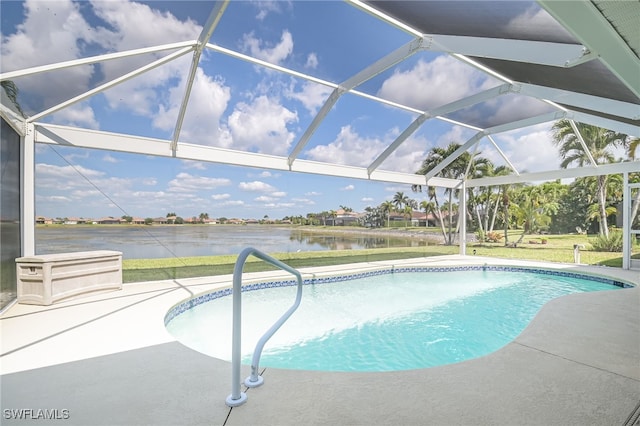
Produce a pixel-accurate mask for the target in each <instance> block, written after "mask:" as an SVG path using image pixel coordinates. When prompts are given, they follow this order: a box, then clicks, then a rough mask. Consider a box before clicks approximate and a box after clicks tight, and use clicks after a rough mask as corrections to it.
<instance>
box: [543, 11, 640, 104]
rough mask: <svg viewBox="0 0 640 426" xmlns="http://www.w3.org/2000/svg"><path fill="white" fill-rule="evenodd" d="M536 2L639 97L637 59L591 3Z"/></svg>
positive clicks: (639, 75)
mask: <svg viewBox="0 0 640 426" xmlns="http://www.w3.org/2000/svg"><path fill="white" fill-rule="evenodd" d="M538 3H539V4H540V6H542V7H543V8H544V9H545V10H546V11H547V12H549V14H550V15H551V16H553V17H554V18H555V19H556V20H557V21H558V22H560V24H561V25H562V26H563V27H564V28H565V29H566V30H567V31H569V32H570V33H571V34H572V35H573V36H574V37H576V39H578V40H579V41H580V42H581V43H583V44H584V45H585V46H586V47H587V48H588V49H589V50H590V51H591V52H593V53H596V54H598V55H599V56H600V60H601V61H602V62H603V63H604V64H605V65H606V66H607V68H609V70H611V72H612V73H613V74H614V75H615V76H616V77H618V78H619V79H620V81H621V82H622V83H624V84H625V85H626V86H627V87H628V88H629V90H631V91H632V92H633V93H634V94H635V95H636V96H637V97H639V98H640V59H639V58H638V57H637V56H636V54H635V53H634V52H633V51H632V50H631V48H630V47H629V46H628V45H627V43H626V42H625V41H624V40H623V39H622V38H621V37H620V35H619V34H618V32H617V31H616V30H615V29H614V28H613V27H612V26H611V24H610V23H609V22H608V21H607V20H606V18H605V17H604V16H603V15H602V13H601V12H600V11H599V10H598V8H597V7H596V6H595V5H594V4H593V3H592V2H590V1H557V0H538ZM594 28H598V29H601V28H602V29H605V30H604V31H594Z"/></svg>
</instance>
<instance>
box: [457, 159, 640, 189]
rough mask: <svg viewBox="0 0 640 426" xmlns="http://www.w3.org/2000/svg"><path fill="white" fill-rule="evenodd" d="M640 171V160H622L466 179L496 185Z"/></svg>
mask: <svg viewBox="0 0 640 426" xmlns="http://www.w3.org/2000/svg"><path fill="white" fill-rule="evenodd" d="M625 172H628V173H638V172H640V161H623V162H620V163H611V164H600V165H599V166H598V167H592V166H588V167H576V168H572V169H561V170H549V171H544V172H533V173H521V174H519V175H517V176H514V175H508V176H494V177H486V178H479V179H471V180H468V181H467V187H468V188H476V187H479V186H498V185H509V184H515V183H531V182H545V181H550V180H557V179H572V178H579V177H587V176H602V175H614V174H619V173H625Z"/></svg>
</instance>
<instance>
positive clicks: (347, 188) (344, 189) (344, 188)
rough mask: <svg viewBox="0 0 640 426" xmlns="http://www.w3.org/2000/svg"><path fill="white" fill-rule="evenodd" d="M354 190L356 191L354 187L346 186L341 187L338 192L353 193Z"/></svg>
mask: <svg viewBox="0 0 640 426" xmlns="http://www.w3.org/2000/svg"><path fill="white" fill-rule="evenodd" d="M354 189H356V187H355V186H353V185H347V186H345V187H343V188H340V191H353V190H354Z"/></svg>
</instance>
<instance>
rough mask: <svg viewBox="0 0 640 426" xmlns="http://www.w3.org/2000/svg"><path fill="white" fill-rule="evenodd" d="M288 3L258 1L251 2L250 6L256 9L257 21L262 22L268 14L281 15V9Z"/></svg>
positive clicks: (275, 0) (278, 0) (267, 0)
mask: <svg viewBox="0 0 640 426" xmlns="http://www.w3.org/2000/svg"><path fill="white" fill-rule="evenodd" d="M288 3H289V2H285V1H280V0H259V1H252V2H251V4H253V5H254V6H255V7H256V8H258V14H257V15H256V19H257V20H258V21H264V20H265V18H266V17H267V16H268V15H269V14H270V13H281V12H282V7H283V6H284V5H287V4H288Z"/></svg>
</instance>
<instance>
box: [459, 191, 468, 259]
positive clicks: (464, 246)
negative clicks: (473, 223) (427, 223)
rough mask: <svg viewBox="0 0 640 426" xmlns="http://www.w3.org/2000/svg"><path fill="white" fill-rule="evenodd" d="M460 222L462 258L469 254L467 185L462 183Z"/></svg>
mask: <svg viewBox="0 0 640 426" xmlns="http://www.w3.org/2000/svg"><path fill="white" fill-rule="evenodd" d="M458 221H460V229H459V231H458V232H459V234H458V241H460V256H466V254H467V183H466V181H464V180H463V181H462V182H461V183H460V205H459V206H458Z"/></svg>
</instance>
